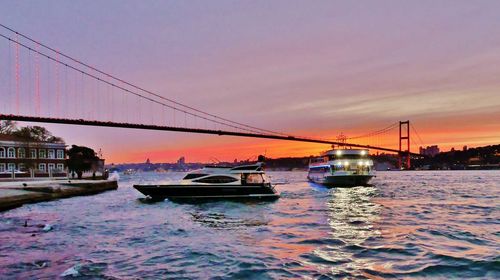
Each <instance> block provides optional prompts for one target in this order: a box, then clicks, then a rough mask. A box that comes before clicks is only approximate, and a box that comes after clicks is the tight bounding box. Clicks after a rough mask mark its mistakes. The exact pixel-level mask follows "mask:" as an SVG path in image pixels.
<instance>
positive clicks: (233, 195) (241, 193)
mask: <svg viewBox="0 0 500 280" xmlns="http://www.w3.org/2000/svg"><path fill="white" fill-rule="evenodd" d="M134 188H135V189H136V190H138V191H139V192H141V193H142V194H144V195H145V196H148V197H151V198H152V199H153V200H164V199H166V198H168V199H170V200H182V199H188V200H193V199H196V200H201V199H209V200H213V199H236V200H237V199H260V200H274V199H278V198H279V194H277V193H276V192H275V191H274V189H273V188H271V187H269V186H265V185H258V186H235V185H233V186H231V185H206V186H205V185H202V186H200V185H134Z"/></svg>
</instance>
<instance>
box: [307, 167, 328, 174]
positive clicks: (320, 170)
mask: <svg viewBox="0 0 500 280" xmlns="http://www.w3.org/2000/svg"><path fill="white" fill-rule="evenodd" d="M310 169H311V170H310V172H313V173H325V172H330V167H328V166H318V167H311V168H310Z"/></svg>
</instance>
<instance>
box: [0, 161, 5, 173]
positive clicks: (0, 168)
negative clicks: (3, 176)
mask: <svg viewBox="0 0 500 280" xmlns="http://www.w3.org/2000/svg"><path fill="white" fill-rule="evenodd" d="M0 172H5V163H0Z"/></svg>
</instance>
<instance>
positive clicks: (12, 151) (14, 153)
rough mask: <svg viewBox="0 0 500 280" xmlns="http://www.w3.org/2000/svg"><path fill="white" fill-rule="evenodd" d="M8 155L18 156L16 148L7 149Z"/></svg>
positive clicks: (11, 156) (10, 156)
mask: <svg viewBox="0 0 500 280" xmlns="http://www.w3.org/2000/svg"><path fill="white" fill-rule="evenodd" d="M7 157H8V158H16V149H14V148H12V147H10V148H8V149H7Z"/></svg>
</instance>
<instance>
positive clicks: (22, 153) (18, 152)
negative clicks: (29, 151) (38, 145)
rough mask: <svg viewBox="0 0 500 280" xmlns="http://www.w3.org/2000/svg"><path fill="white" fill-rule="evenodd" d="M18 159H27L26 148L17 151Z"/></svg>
mask: <svg viewBox="0 0 500 280" xmlns="http://www.w3.org/2000/svg"><path fill="white" fill-rule="evenodd" d="M17 157H18V158H25V157H26V150H25V149H24V148H19V149H17Z"/></svg>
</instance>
